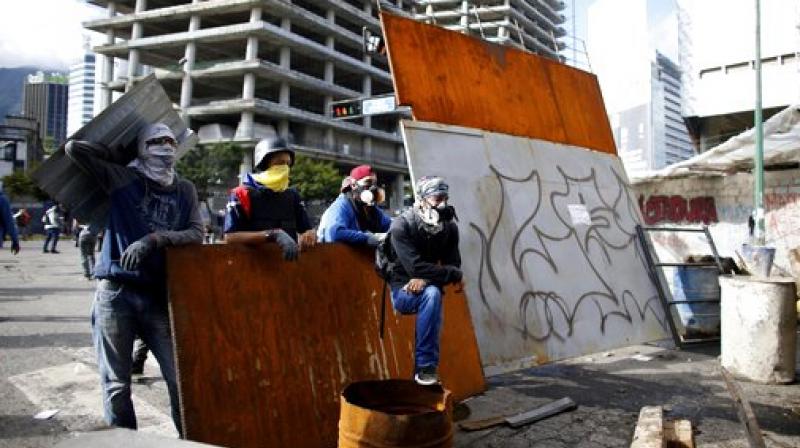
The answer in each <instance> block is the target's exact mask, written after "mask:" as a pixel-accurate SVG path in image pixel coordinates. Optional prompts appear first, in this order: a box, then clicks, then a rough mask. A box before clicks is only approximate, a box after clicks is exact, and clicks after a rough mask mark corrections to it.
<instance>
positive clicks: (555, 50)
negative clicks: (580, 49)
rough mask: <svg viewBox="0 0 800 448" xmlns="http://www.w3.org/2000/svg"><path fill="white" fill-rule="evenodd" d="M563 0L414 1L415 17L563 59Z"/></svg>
mask: <svg viewBox="0 0 800 448" xmlns="http://www.w3.org/2000/svg"><path fill="white" fill-rule="evenodd" d="M564 8H565V4H564V2H563V1H561V0H480V1H469V0H412V2H411V3H410V4H409V5H408V6H407V9H410V10H411V11H412V14H413V16H414V18H415V19H417V20H421V21H424V22H427V23H431V24H436V25H439V26H442V27H444V28H447V29H449V30H453V31H459V32H462V33H467V34H470V35H473V36H476V37H481V38H483V39H485V40H488V41H490V42H495V43H499V44H503V45H512V46H515V47H518V48H522V49H524V50H528V51H530V52H533V53H536V54H538V55H541V56H546V57H549V58H552V59H557V60H561V56H560V54H559V53H560V52H561V51H562V50H563V49H564V43H563V42H562V41H561V40H562V38H563V37H564V36H565V35H566V32H565V31H564V28H563V27H562V24H563V23H564V21H565V20H566V18H565V17H564V15H563V14H561V11H563V10H564Z"/></svg>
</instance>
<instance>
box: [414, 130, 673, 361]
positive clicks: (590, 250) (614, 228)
mask: <svg viewBox="0 0 800 448" xmlns="http://www.w3.org/2000/svg"><path fill="white" fill-rule="evenodd" d="M404 133H405V138H406V148H407V151H408V155H409V161H410V165H411V170H412V175H413V176H419V175H425V174H441V175H444V176H445V177H446V178H447V179H448V181H449V182H450V184H451V197H452V201H453V204H454V205H455V206H456V208H457V211H458V216H459V217H460V222H459V227H460V229H461V231H460V232H461V244H460V247H461V250H462V260H463V264H464V265H463V268H464V272H465V275H466V278H467V290H466V291H467V296H468V299H469V302H470V309H471V313H472V317H473V323H474V325H475V327H476V328H475V329H476V334H477V335H478V342H479V345H480V348H481V356H482V358H483V362H484V365H500V364H503V363H513V362H517V361H519V360H521V359H525V358H529V357H531V356H532V355H534V356H535V357H538V358H539V359H538V361H542V360H544V359H554V358H563V357H569V356H576V355H580V354H584V353H590V352H594V351H598V350H603V349H608V348H612V347H618V346H621V345H628V344H631V343H636V342H642V341H647V340H653V339H658V338H661V337H665V334H666V333H665V331H666V324H665V321H664V315H663V311H662V309H661V305H660V303H659V302H658V298H657V295H656V291H655V289H654V287H653V285H652V283H651V282H650V279H649V277H648V274H647V270H646V267H645V265H644V262H643V258H642V255H641V253H640V248H639V246H638V243H637V240H636V235H635V225H636V224H637V223H638V222H641V219H640V214H639V212H638V209H637V208H638V206H637V202H636V198H635V196H634V195H633V194H632V193H631V191H630V189H629V188H628V186H627V182H626V180H625V177H624V173H623V171H622V165H621V163H620V162H619V159H617V158H616V157H613V156H609V155H607V154H601V153H598V152H594V151H587V150H583V149H577V148H574V147H569V146H566V145H560V144H554V143H549V142H542V141H537V140H530V139H525V138H517V137H511V136H505V135H499V134H493V133H485V132H478V131H474V130H464V129H463V128H453V127H445V126H440V125H428V124H422V123H418V122H414V123H405V124H404ZM570 206H573V210H574V209H575V207H576V206H582V207H585V209H586V211H587V212H588V214H589V217H590V218H591V223H590V224H588V225H587V224H584V223H578V224H575V223H574V222H573V217H574V214H573V215H571V214H570V211H569V210H570Z"/></svg>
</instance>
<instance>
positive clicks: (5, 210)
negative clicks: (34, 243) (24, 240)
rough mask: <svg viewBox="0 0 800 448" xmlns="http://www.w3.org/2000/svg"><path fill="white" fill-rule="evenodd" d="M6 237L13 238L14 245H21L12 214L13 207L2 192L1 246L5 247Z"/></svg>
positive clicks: (0, 192)
mask: <svg viewBox="0 0 800 448" xmlns="http://www.w3.org/2000/svg"><path fill="white" fill-rule="evenodd" d="M6 235H8V236H10V237H11V242H12V243H19V239H18V238H19V237H18V236H17V225H16V223H14V215H12V214H11V206H10V205H9V203H8V199H6V195H4V194H3V192H2V191H0V246H2V245H3V240H4V239H5V238H6Z"/></svg>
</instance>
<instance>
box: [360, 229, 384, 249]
mask: <svg viewBox="0 0 800 448" xmlns="http://www.w3.org/2000/svg"><path fill="white" fill-rule="evenodd" d="M365 233H366V234H367V245H368V246H369V247H378V244H380V243H381V241H383V240H384V239H385V238H386V234H385V233H372V232H365Z"/></svg>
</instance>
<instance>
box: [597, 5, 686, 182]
mask: <svg viewBox="0 0 800 448" xmlns="http://www.w3.org/2000/svg"><path fill="white" fill-rule="evenodd" d="M664 4H665V3H664V2H655V1H653V0H647V1H641V0H596V1H595V2H594V3H593V4H592V5H591V6H590V7H589V10H588V39H587V41H588V42H587V44H588V50H589V59H590V60H591V63H592V69H593V70H594V72H595V74H596V75H597V77H598V80H599V82H600V88H601V90H602V92H603V98H604V100H605V102H606V109H607V111H608V114H609V120H610V122H611V128H612V131H613V133H614V139H615V141H616V144H617V150H618V154H619V156H620V158H621V159H622V161H623V163H624V165H625V169H626V171H627V172H628V175H629V176H632V177H636V176H639V175H642V174H644V173H646V172H648V171H652V170H657V169H660V168H663V167H664V166H667V165H669V164H672V163H675V162H679V161H681V160H684V159H687V158H689V157H691V156H693V155H694V148H693V146H692V141H691V139H690V137H689V133H688V130H687V127H686V124H685V123H684V121H683V117H682V110H683V108H684V106H683V95H684V92H683V90H684V89H683V80H682V77H683V73H682V70H681V69H680V67H679V66H678V65H677V64H676V63H675V61H676V59H678V58H679V57H680V47H681V46H682V45H683V43H685V40H684V38H683V37H682V35H681V34H680V30H679V26H678V23H679V22H678V14H677V13H678V11H677V8H676V7H675V5H674V4H673V5H672V8H670V9H667V10H664V9H663V6H664ZM656 7H661V9H658V10H656V9H655V8H656ZM656 12H658V14H657V13H656ZM620 20H624V21H625V26H620Z"/></svg>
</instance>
